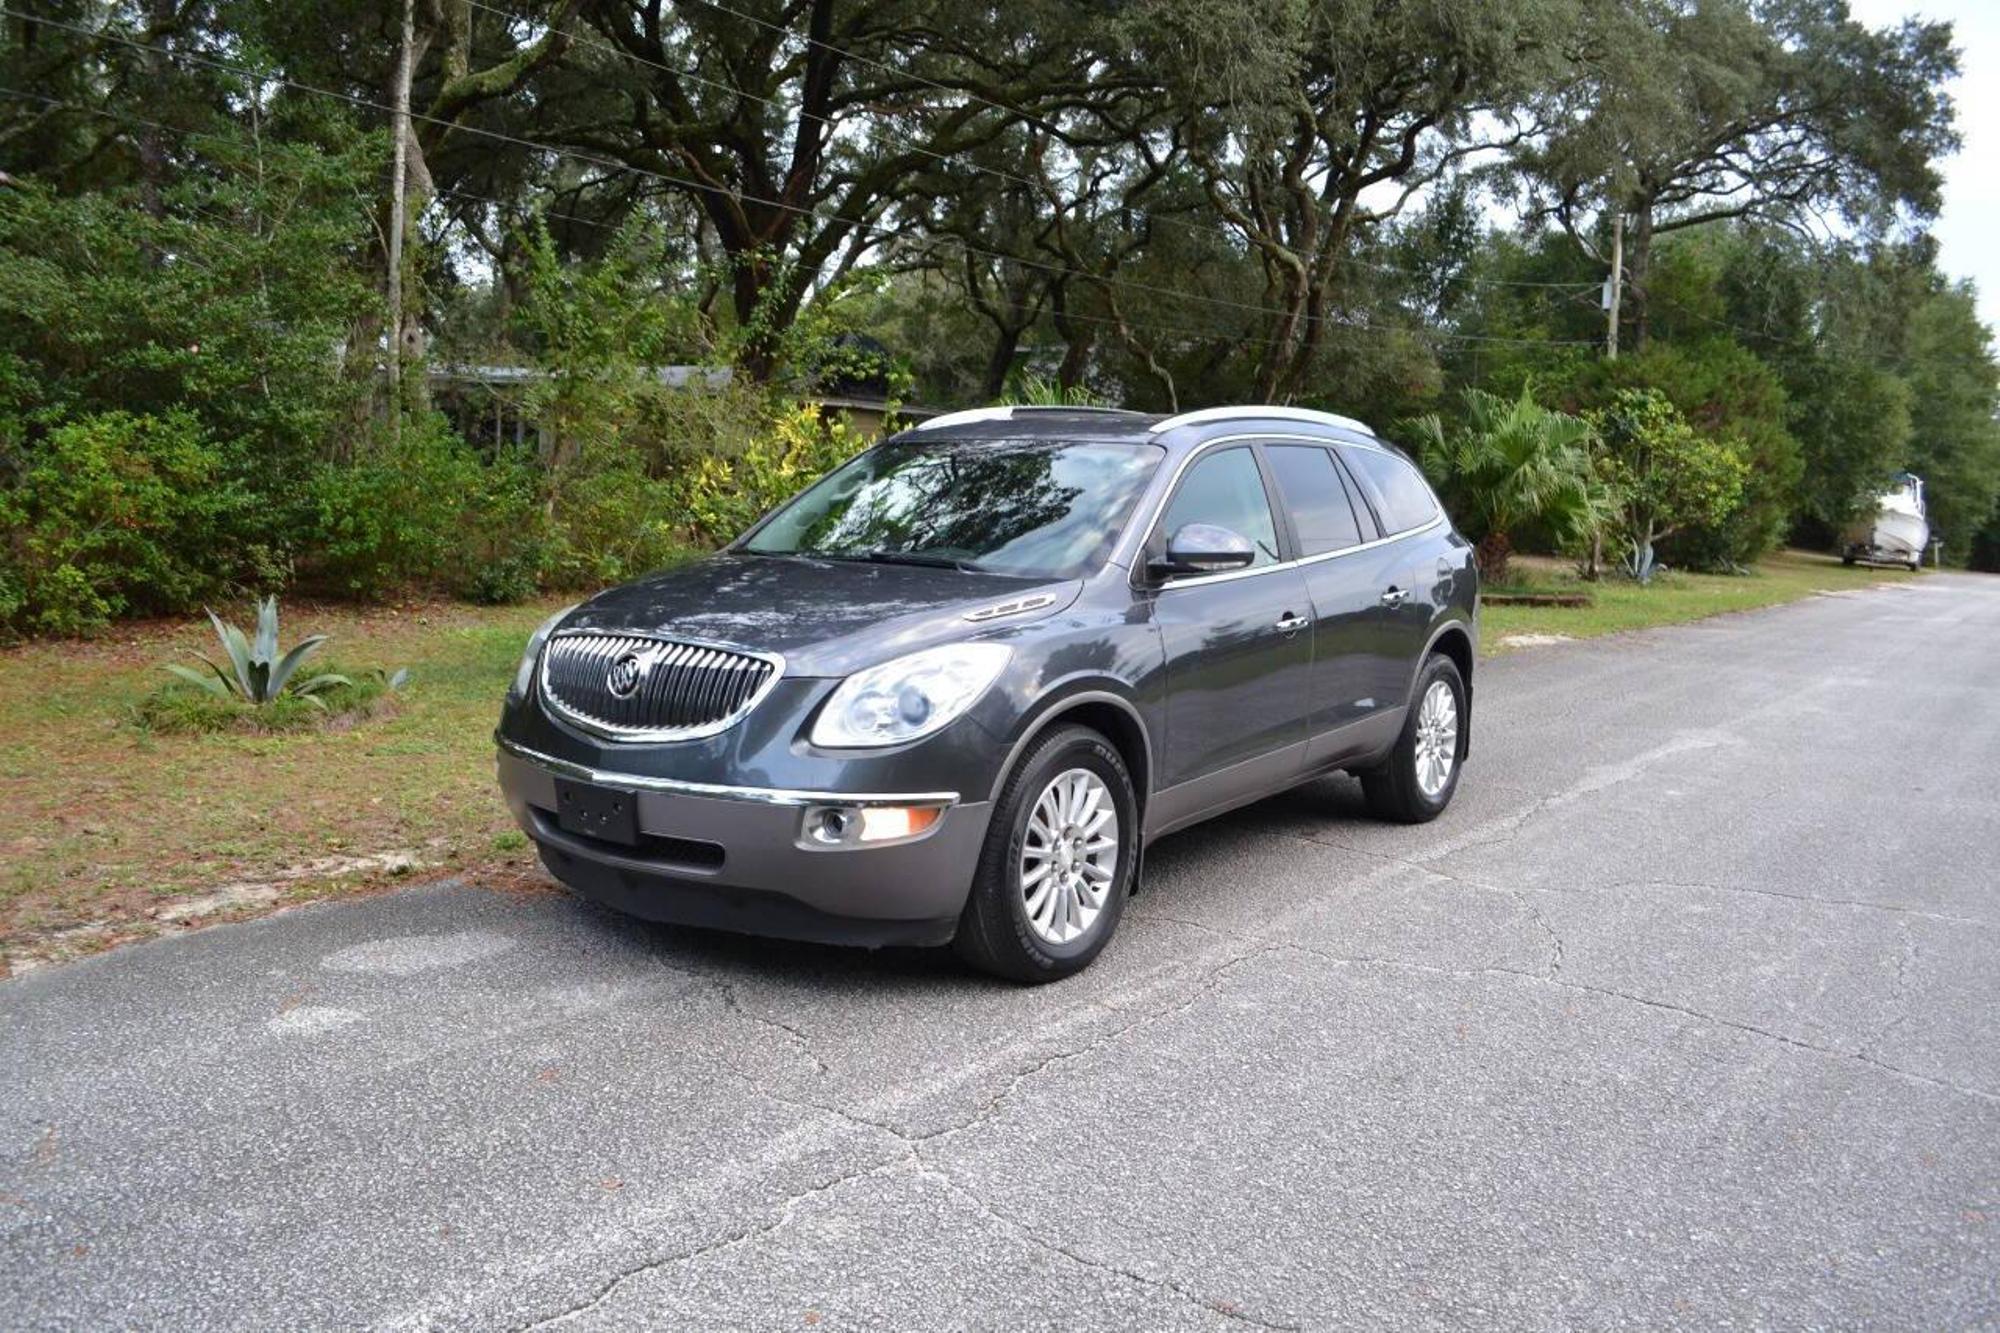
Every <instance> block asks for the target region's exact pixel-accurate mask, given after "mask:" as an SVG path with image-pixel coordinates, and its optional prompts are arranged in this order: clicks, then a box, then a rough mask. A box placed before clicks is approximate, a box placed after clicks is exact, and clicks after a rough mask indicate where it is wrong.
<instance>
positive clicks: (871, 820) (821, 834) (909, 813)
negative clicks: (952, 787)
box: [803, 805, 944, 847]
mask: <svg viewBox="0 0 2000 1333" xmlns="http://www.w3.org/2000/svg"><path fill="white" fill-rule="evenodd" d="M943 813H944V810H943V809H942V808H941V807H939V806H935V805H865V806H857V805H816V806H813V807H812V808H811V809H809V810H807V811H806V817H805V827H804V829H803V833H804V837H805V841H807V842H810V843H813V844H816V845H818V846H821V847H859V846H861V845H862V844H864V843H872V842H902V841H906V840H908V839H910V838H914V837H917V836H919V835H920V834H923V833H926V832H928V831H929V830H930V827H931V825H933V824H935V823H937V821H938V816H940V815H942V814H943Z"/></svg>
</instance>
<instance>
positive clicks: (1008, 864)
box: [952, 727, 1139, 984]
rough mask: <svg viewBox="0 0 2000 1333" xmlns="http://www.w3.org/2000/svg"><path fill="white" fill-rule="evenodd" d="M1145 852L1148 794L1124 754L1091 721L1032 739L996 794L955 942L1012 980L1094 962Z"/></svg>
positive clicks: (1064, 972) (1044, 978) (1037, 979)
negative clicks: (1138, 790) (1143, 807)
mask: <svg viewBox="0 0 2000 1333" xmlns="http://www.w3.org/2000/svg"><path fill="white" fill-rule="evenodd" d="M1138 863H1139V803H1138V800H1137V798H1136V797H1135V796H1134V794H1133V790H1132V777H1131V774H1130V773H1128V772H1127V771H1126V768H1125V761H1124V760H1123V759H1122V758H1120V756H1119V754H1118V751H1117V750H1116V749H1115V748H1114V747H1113V746H1112V744H1111V743H1110V742H1109V741H1107V740H1105V739H1104V737H1103V736H1101V735H1100V734H1098V733H1097V732H1095V731H1092V730H1091V729H1090V728H1088V727H1061V728H1058V729H1057V730H1055V731H1052V732H1050V733H1049V734H1048V735H1047V736H1044V737H1043V738H1041V739H1040V740H1038V741H1037V742H1036V743H1035V746H1034V748H1033V749H1032V750H1030V751H1029V752H1028V754H1027V756H1026V757H1025V758H1023V759H1022V761H1021V764H1020V766H1019V767H1018V768H1016V769H1015V770H1014V773H1013V775H1012V776H1011V777H1009V778H1008V779H1007V785H1006V787H1005V788H1004V789H1003V790H1002V791H1001V793H1000V799H999V800H998V801H997V802H996V803H995V805H994V810H993V823H992V825H991V827H989V828H988V829H987V831H986V845H985V847H984V848H983V849H982V850H981V852H980V856H979V868H978V872H977V874H976V875H975V876H974V879H973V882H972V893H971V895H970V896H969V897H968V898H967V899H966V903H965V912H964V915H962V916H961V917H960V918H959V923H958V935H957V937H956V938H955V939H954V940H953V941H952V944H953V947H954V948H955V949H957V951H958V954H959V956H960V957H961V958H963V959H964V960H965V961H966V962H968V963H970V964H972V965H973V966H974V967H976V968H979V969H980V970H981V971H984V972H991V973H993V974H994V975H995V976H1001V977H1006V978H1007V979H1008V980H1010V981H1020V982H1026V983H1030V984H1038V983H1041V982H1048V981H1059V980H1061V979H1062V978H1064V977H1067V976H1072V975H1074V974H1075V973H1077V972H1080V971H1082V970H1083V969H1084V968H1085V967H1088V966H1089V965H1090V962H1091V960H1092V959H1094V958H1096V957H1097V955H1098V954H1100V953H1102V952H1103V950H1104V946H1105V945H1106V944H1107V943H1109V942H1110V939H1111V935H1112V932H1113V931H1115V930H1117V928H1118V920H1119V918H1120V917H1121V916H1122V915H1123V914H1124V911H1125V899H1126V897H1127V896H1128V895H1129V893H1130V891H1131V887H1132V877H1133V874H1134V872H1135V870H1136V868H1137V866H1138Z"/></svg>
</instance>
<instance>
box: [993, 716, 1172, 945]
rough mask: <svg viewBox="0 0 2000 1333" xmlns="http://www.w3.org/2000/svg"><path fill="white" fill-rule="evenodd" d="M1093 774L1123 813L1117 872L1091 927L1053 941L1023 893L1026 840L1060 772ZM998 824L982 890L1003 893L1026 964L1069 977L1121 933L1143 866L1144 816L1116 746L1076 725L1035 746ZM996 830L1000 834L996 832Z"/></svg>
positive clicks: (1001, 904) (1009, 925) (1001, 901)
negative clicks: (1040, 800)
mask: <svg viewBox="0 0 2000 1333" xmlns="http://www.w3.org/2000/svg"><path fill="white" fill-rule="evenodd" d="M1071 768H1084V769H1089V770H1090V771H1091V772H1093V773H1095V774H1096V775H1097V776H1098V778H1099V779H1100V780H1101V781H1102V782H1103V783H1104V785H1105V788H1106V789H1107V790H1108V791H1109V792H1110V793H1111V799H1112V802H1113V803H1114V804H1115V805H1116V806H1117V810H1118V870H1117V873H1116V875H1115V877H1114V878H1113V880H1112V885H1111V892H1110V893H1109V894H1108V895H1106V898H1105V903H1104V909H1103V910H1102V911H1101V912H1099V913H1098V914H1097V920H1095V921H1093V922H1092V923H1091V926H1090V929H1089V930H1088V931H1086V932H1085V933H1084V934H1083V935H1081V936H1080V937H1078V938H1077V939H1074V940H1071V941H1070V942H1069V943H1067V944H1050V943H1049V942H1048V941H1046V940H1044V939H1042V938H1041V936H1039V935H1037V934H1036V933H1035V930H1034V927H1033V926H1031V925H1029V924H1028V912H1027V902H1026V899H1025V898H1024V896H1023V895H1022V893H1021V851H1022V848H1023V846H1024V845H1025V843H1026V841H1027V836H1028V819H1029V816H1030V814H1031V813H1032V812H1033V809H1034V803H1035V800H1036V798H1037V797H1039V796H1040V795H1041V793H1042V788H1044V787H1046V786H1047V785H1048V784H1049V782H1050V781H1051V780H1052V779H1053V778H1054V777H1055V776H1056V775H1057V774H1058V773H1061V772H1064V771H1065V770H1067V769H1071ZM996 816H997V819H999V820H1004V821H1005V823H1004V824H1001V825H1000V826H999V827H1000V828H1004V830H1005V835H1006V836H1005V838H1004V840H1001V839H995V840H994V841H995V844H996V846H995V847H994V848H992V849H991V851H990V852H989V856H988V858H987V860H988V864H987V865H985V866H984V867H982V872H983V873H982V874H981V876H980V880H981V883H980V891H981V892H982V893H986V894H991V895H996V896H997V898H998V901H997V902H993V903H992V904H991V906H992V907H994V908H1001V909H1004V917H1003V918H1002V919H1003V920H1004V922H1005V929H1006V931H1007V933H1008V935H1010V936H1011V937H1012V942H1013V943H1014V945H1015V947H1016V949H1017V950H1018V953H1019V955H1020V958H1021V960H1022V962H1023V963H1025V964H1026V965H1027V967H1028V968H1029V969H1030V970H1032V971H1034V972H1037V973H1040V974H1042V975H1046V976H1051V977H1053V976H1066V975H1068V974H1069V973H1071V972H1074V971H1076V970H1078V969H1080V968H1081V967H1083V966H1084V965H1085V964H1086V963H1088V962H1089V961H1090V960H1091V959H1092V958H1095V957H1096V956H1097V955H1098V953H1099V952H1101V951H1102V950H1103V948H1104V946H1105V944H1106V943H1108V942H1109V941H1110V939H1111V936H1112V934H1113V932H1114V931H1116V930H1117V928H1118V921H1119V918H1120V917H1121V916H1123V915H1124V911H1125V899H1126V898H1127V897H1128V896H1129V890H1130V888H1131V883H1132V873H1133V868H1134V867H1135V866H1136V865H1137V864H1138V850H1139V811H1138V801H1137V799H1136V798H1135V797H1134V795H1133V792H1132V780H1131V777H1130V776H1129V775H1128V774H1127V772H1126V770H1125V765H1124V763H1123V762H1122V761H1121V760H1120V758H1119V756H1118V752H1117V751H1116V750H1114V749H1112V748H1111V744H1110V742H1109V741H1106V740H1105V739H1104V738H1103V737H1101V736H1099V735H1098V734H1097V733H1096V732H1094V731H1088V730H1084V729H1081V728H1071V729H1067V730H1065V731H1062V732H1058V733H1056V734H1055V735H1054V736H1052V737H1050V739H1049V740H1048V741H1046V742H1044V743H1043V744H1042V745H1041V746H1040V747H1038V748H1037V749H1036V751H1035V752H1034V754H1032V755H1031V756H1030V757H1029V758H1028V760H1027V762H1026V763H1025V764H1023V765H1022V767H1021V770H1020V772H1019V773H1018V774H1016V775H1015V778H1014V779H1013V780H1012V781H1010V782H1009V783H1008V784H1007V791H1006V793H1005V795H1004V796H1003V797H1002V801H1001V808H1000V809H999V810H998V811H997V812H996ZM996 831H997V830H996ZM993 852H997V855H993V854H992V853H993Z"/></svg>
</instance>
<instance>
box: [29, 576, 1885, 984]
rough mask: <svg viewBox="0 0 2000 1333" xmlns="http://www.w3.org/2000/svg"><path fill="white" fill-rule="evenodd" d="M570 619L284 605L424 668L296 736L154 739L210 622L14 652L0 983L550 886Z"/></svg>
mask: <svg viewBox="0 0 2000 1333" xmlns="http://www.w3.org/2000/svg"><path fill="white" fill-rule="evenodd" d="M1519 563H1520V565H1521V570H1520V574H1519V575H1518V576H1517V577H1518V579H1519V581H1521V582H1524V583H1526V584H1528V585H1530V586H1535V587H1539V588H1557V589H1560V588H1562V587H1564V586H1566V585H1568V584H1571V583H1573V582H1574V575H1573V574H1571V573H1569V572H1568V570H1567V569H1566V567H1565V566H1563V565H1562V563H1561V562H1559V561H1552V560H1536V559H1534V558H1533V557H1521V558H1519ZM1910 577H1913V576H1912V575H1910V574H1908V573H1905V572H1901V571H1890V570H1868V569H1844V568H1842V567H1841V565H1840V563H1839V562H1838V561H1837V560H1833V559H1831V558H1827V557H1821V556H1816V555H1807V554H1803V553H1799V552H1786V553H1784V554H1782V555H1779V556H1777V557H1774V558H1773V559H1771V560H1770V561H1767V562H1766V563H1765V564H1764V565H1763V566H1761V567H1760V568H1759V569H1758V571H1757V572H1756V573H1755V574H1753V575H1751V576H1748V577H1742V578H1727V577H1715V576H1705V575H1679V574H1670V575H1667V576H1665V577H1663V578H1662V579H1661V580H1659V581H1658V582H1657V583H1656V584H1655V586H1653V587H1651V588H1639V587H1636V586H1634V585H1632V584H1629V583H1623V582H1619V581H1615V580H1614V581H1606V582H1604V583H1602V584H1599V585H1597V587H1596V589H1595V592H1596V594H1597V595H1596V602H1595V604H1594V605H1592V606H1590V607H1588V608H1581V609H1549V608H1539V607H1492V608H1489V609H1487V610H1486V611H1485V612H1484V614H1483V620H1484V635H1483V638H1484V644H1483V646H1484V649H1485V651H1486V652H1488V653H1493V652H1505V651H1508V649H1509V644H1508V639H1509V637H1510V636H1515V635H1522V634H1561V635H1566V636H1569V637H1573V638H1587V637H1590V636H1592V635H1598V634H1609V633H1614V632H1616V631H1619V630H1629V629H1641V628H1646V627H1648V626H1654V625H1664V624H1672V623H1676V622H1679V621H1686V620H1694V619H1698V618H1700V617H1702V616H1708V615H1714V614H1716V613H1718V612H1724V611H1742V610H1748V609H1750V608H1753V607H1760V606H1769V605H1772V604H1774V603H1777V602H1784V601H1790V600H1793V599H1795V598H1799V597H1805V596H1808V595H1810V594H1812V593H1814V592H1819V591H1824V590H1834V589H1842V588H1861V587H1866V586H1868V585H1870V584H1874V583H1881V582H1889V581H1899V580H1902V579H1907V578H1910ZM558 604H559V603H558V602H557V601H555V600H550V601H546V602H542V603H537V604H531V605H526V606H517V607H500V608H488V607H473V606H460V605H419V606H410V607H402V608H382V609H369V610H357V609H355V608H352V607H313V606H307V605H303V604H299V605H291V606H287V607H286V608H285V621H286V624H287V625H288V626H290V627H293V628H295V629H296V630H297V631H298V632H301V633H307V632H314V631H318V632H324V633H328V634H331V635H332V636H333V642H332V644H331V645H330V651H329V653H328V657H329V659H332V658H333V657H335V656H337V657H338V658H339V659H340V660H343V661H346V662H349V663H362V664H366V665H370V666H372V665H377V664H379V665H383V666H387V667H392V668H393V667H396V666H407V667H409V668H410V679H409V683H408V685H407V686H406V687H405V688H404V689H403V690H402V691H401V692H399V693H397V694H395V695H394V696H393V697H392V700H383V701H378V702H380V703H383V704H387V705H389V706H388V707H387V708H386V709H385V710H384V711H382V712H380V713H378V714H376V715H373V716H369V715H367V710H365V709H364V710H362V712H361V713H360V714H359V715H356V716H352V717H350V718H348V719H345V720H341V719H335V720H331V721H329V720H326V719H321V718H313V719H307V720H306V721H307V723H308V725H307V727H306V729H304V730H300V731H296V732H291V733H289V734H281V733H278V732H275V731H272V730H268V729H266V728H265V727H264V726H262V725H261V724H257V723H253V724H251V728H250V729H248V730H244V729H239V728H238V726H237V723H236V722H235V721H234V720H231V721H230V725H228V726H226V727H224V728H223V729H221V730H214V729H190V730H186V731H183V732H175V731H172V730H170V729H169V728H168V727H167V726H165V725H162V724H158V723H157V722H156V725H154V726H153V727H152V728H151V729H148V728H147V727H144V726H141V725H138V723H137V720H136V719H137V717H138V715H139V710H140V709H141V708H142V706H144V705H145V702H146V700H147V699H148V698H149V697H156V698H157V697H158V696H157V691H158V690H159V688H160V686H161V685H162V684H163V683H165V682H167V681H168V679H169V678H168V677H167V675H166V673H164V672H163V671H161V670H160V666H161V664H162V663H165V662H172V661H190V660H192V658H191V654H192V653H193V652H195V651H210V650H212V648H213V636H212V634H211V632H210V629H209V627H208V625H207V623H206V622H205V621H195V620H188V621H182V622H175V623H171V624H166V623H156V624H142V625H128V626H125V627H122V628H121V629H120V630H119V632H118V634H117V635H116V636H115V637H113V638H109V639H104V640H99V641H96V642H91V643H71V642H44V643H33V644H29V645H26V646H24V647H20V648H15V649H11V650H5V651H0V717H4V718H6V719H7V726H6V728H5V729H4V730H0V968H6V967H9V966H12V965H14V963H17V962H21V961H26V960H33V959H38V958H43V957H54V956H63V955H66V954H69V953H75V952H83V951H87V950H89V949H92V948H98V947H102V946H103V945H105V944H107V943H111V942H115V941H116V940H119V939H124V938H131V937H134V936H143V935H146V934H149V933H153V932H155V931H158V930H160V929H165V928H170V927H168V926H167V925H166V924H165V923H164V922H163V921H162V919H161V918H160V917H159V916H158V915H157V914H158V913H160V912H161V911H162V910H165V911H167V912H168V913H169V914H170V915H171V914H173V913H178V912H182V911H189V910H193V908H192V907H191V906H190V905H191V904H192V905H193V906H200V907H201V912H202V915H201V917H200V919H202V920H215V919H223V918H226V917H228V916H231V915H242V914H246V913H249V912H254V911H262V910H268V908H269V907H271V906H272V905H274V904H282V903H287V902H295V901H302V900H308V899H312V898H317V897H324V896H328V895H332V894H339V893H354V892H360V891H365V890H368V889H371V888H376V887H380V886H382V885H383V884H386V883H389V882H393V881H395V880H397V879H400V878H407V877H408V876H409V875H411V874H416V875H424V874H441V873H457V874H468V875H476V876H478V878H479V881H480V882H481V883H486V884H495V885H500V886H506V885H509V884H512V885H522V886H525V885H528V884H539V883H540V882H541V881H540V880H538V879H531V878H530V877H529V876H528V874H527V873H526V872H527V871H528V870H529V869H530V867H531V866H532V864H533V850H532V848H530V847H529V846H528V845H527V841H526V839H524V838H522V836H521V835H520V833H519V832H518V831H517V830H516V829H515V828H514V826H513V824H512V821H511V820H510V819H509V818H508V816H507V813H506V810H505V808H504V807H503V806H502V804H501V801H500V797H499V793H498V790H497V788H496V786H495V783H494V780H493V745H492V732H493V724H494V721H495V720H496V717H497V715H498V712H499V707H500V699H501V696H502V694H503V693H504V692H505V690H506V686H507V682H508V679H509V678H510V676H511V675H512V673H513V670H514V667H515V664H516V661H517V659H518V654H519V652H520V649H521V645H522V643H523V642H524V641H525V639H526V638H527V635H528V633H529V631H531V630H532V629H533V628H534V627H535V625H536V624H537V623H539V622H540V621H541V620H542V619H543V618H544V617H545V616H547V614H548V613H549V611H550V610H552V609H553V608H554V607H555V606H556V605H558ZM212 720H213V719H206V720H205V722H206V721H212ZM205 722H204V725H205ZM202 904H211V905H210V906H201V905H202ZM10 960H11V961H10Z"/></svg>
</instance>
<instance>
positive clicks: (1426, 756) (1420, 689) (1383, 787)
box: [1361, 653, 1469, 824]
mask: <svg viewBox="0 0 2000 1333" xmlns="http://www.w3.org/2000/svg"><path fill="white" fill-rule="evenodd" d="M1468 717H1469V710H1468V708H1467V705H1466V694H1465V678H1464V677H1463V676H1461V675H1460V674H1459V671H1458V664H1457V663H1456V662H1454V661H1452V660H1451V659H1450V658H1449V657H1446V656H1445V655H1444V654H1442V653H1434V654H1432V656H1431V657H1430V659H1429V660H1428V661H1426V662H1425V663H1424V669H1423V670H1422V671H1420V672H1418V673H1417V685H1416V688H1415V689H1414V690H1412V691H1411V692H1410V710H1409V715H1408V716H1407V717H1405V718H1404V719H1403V734H1402V735H1401V736H1400V737H1398V738H1397V740H1396V748H1395V749H1394V750H1391V751H1390V752H1389V757H1388V758H1387V759H1385V760H1384V761H1383V762H1382V763H1381V764H1380V765H1378V766H1377V767H1375V768H1372V769H1369V770H1367V771H1366V772H1364V773H1362V774H1361V789H1362V791H1363V793H1364V794H1366V796H1367V797H1368V808H1369V810H1370V811H1371V812H1372V813H1374V814H1375V815H1376V816H1377V817H1378V818H1381V819H1389V820H1394V821H1396V822H1397V823H1399V824H1426V823H1429V822H1430V821H1431V820H1433V819H1436V818H1437V817H1438V816H1439V815H1441V814H1443V813H1444V808H1445V807H1446V806H1448V805H1450V804H1451V797H1452V793H1453V792H1455V791H1457V790H1458V774H1459V770H1460V769H1461V768H1462V767H1463V764H1462V761H1463V760H1464V758H1465V741H1466V736H1467V730H1466V722H1467V719H1468Z"/></svg>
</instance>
